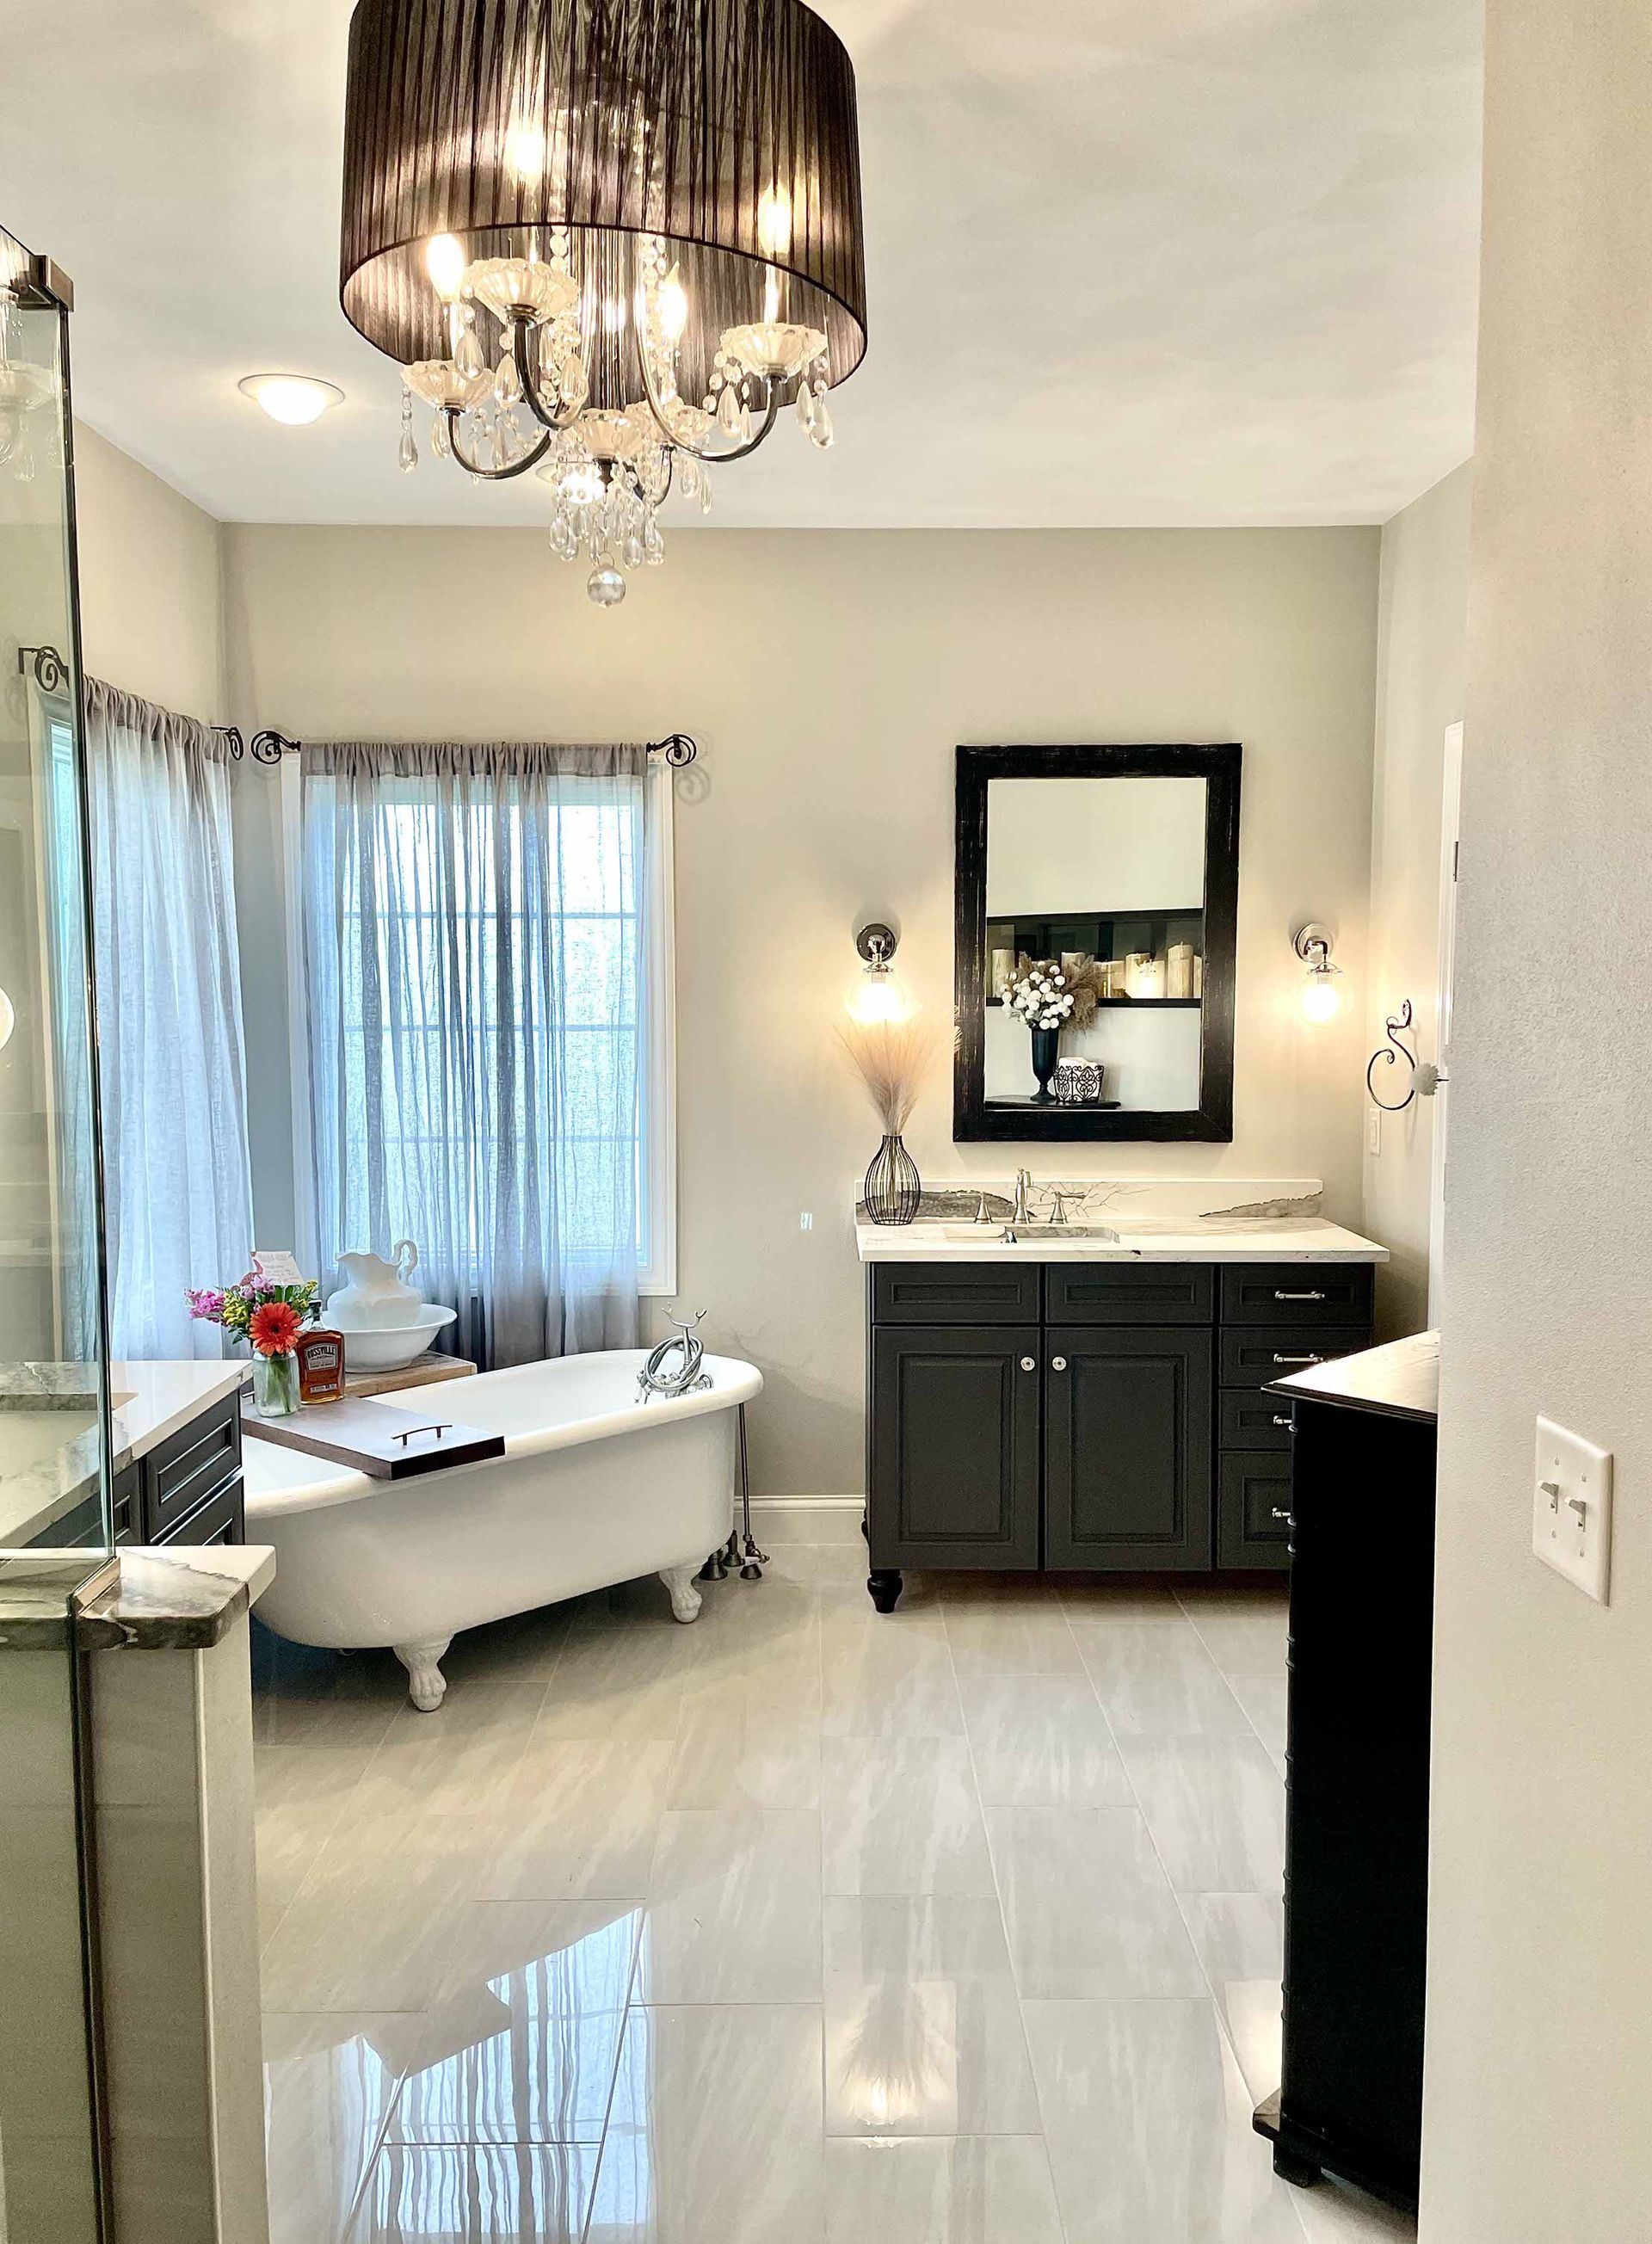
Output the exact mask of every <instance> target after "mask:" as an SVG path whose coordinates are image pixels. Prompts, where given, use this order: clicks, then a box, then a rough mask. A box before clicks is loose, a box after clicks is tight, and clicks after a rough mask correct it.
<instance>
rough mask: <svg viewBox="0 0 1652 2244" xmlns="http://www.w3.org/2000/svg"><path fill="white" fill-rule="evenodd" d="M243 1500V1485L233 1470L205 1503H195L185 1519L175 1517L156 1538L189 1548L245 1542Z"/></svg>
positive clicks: (159, 1540) (157, 1540)
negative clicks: (205, 1544) (228, 1477)
mask: <svg viewBox="0 0 1652 2244" xmlns="http://www.w3.org/2000/svg"><path fill="white" fill-rule="evenodd" d="M244 1502H245V1497H244V1484H243V1482H242V1480H241V1477H240V1473H235V1474H234V1475H233V1476H232V1477H231V1478H230V1479H228V1480H227V1481H226V1482H225V1483H224V1484H223V1486H222V1487H221V1488H217V1489H214V1490H213V1492H212V1494H211V1495H210V1496H209V1497H207V1501H206V1502H205V1504H198V1505H197V1506H196V1508H195V1510H194V1511H192V1512H191V1513H190V1514H189V1516H188V1517H187V1518H185V1519H180V1520H178V1521H177V1522H176V1523H175V1524H173V1526H171V1527H169V1528H168V1529H167V1531H166V1533H165V1534H164V1535H158V1536H157V1537H156V1538H155V1540H156V1542H157V1543H176V1544H188V1545H190V1546H192V1547H193V1546H194V1545H197V1544H203V1543H242V1542H245V1540H246V1535H245V1532H244V1530H243V1526H242V1517H243V1507H244Z"/></svg>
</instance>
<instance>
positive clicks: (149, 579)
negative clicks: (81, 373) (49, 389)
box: [75, 422, 223, 724]
mask: <svg viewBox="0 0 1652 2244" xmlns="http://www.w3.org/2000/svg"><path fill="white" fill-rule="evenodd" d="M75 509H76V515H77V517H78V528H79V546H80V636H81V646H82V651H83V653H84V657H85V666H86V669H87V671H88V672H89V673H90V674H91V676H92V677H94V678H102V679H106V680H107V681H108V683H109V684H110V685H111V686H120V687H122V688H123V689H124V690H125V692H126V693H141V694H142V695H143V696H144V697H145V699H146V700H150V701H158V702H159V704H160V705H161V706H162V707H163V708H166V709H176V710H179V711H180V712H181V713H183V714H184V715H185V716H186V717H200V718H203V719H204V720H206V721H207V723H208V724H212V723H214V722H216V721H217V720H219V719H220V717H221V716H222V715H223V632H222V607H221V602H220V587H219V535H220V532H219V525H218V524H217V523H216V522H215V521H214V520H213V517H212V516H211V515H209V514H203V513H202V511H201V510H200V507H198V506H195V505H193V504H192V503H191V501H190V500H188V499H186V498H185V497H183V496H182V495H181V494H180V493H179V492H178V491H175V490H173V487H172V485H171V484H170V483H162V481H161V480H160V478H159V476H154V475H151V473H150V472H149V470H148V469H147V468H144V467H140V466H139V464H138V463H137V461H136V460H133V459H130V458H129V457H128V456H127V455H126V454H125V452H121V451H118V450H117V449H115V447H114V445H112V444H111V443H108V442H106V440H105V438H104V437H102V436H98V433H97V431H96V430H95V429H88V428H87V427H86V426H85V422H77V423H76V427H75Z"/></svg>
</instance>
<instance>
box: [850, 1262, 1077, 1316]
mask: <svg viewBox="0 0 1652 2244" xmlns="http://www.w3.org/2000/svg"><path fill="white" fill-rule="evenodd" d="M872 1321H873V1323H874V1324H880V1325H1021V1324H1026V1325H1035V1324H1037V1322H1038V1321H1039V1265H1038V1264H1037V1263H1036V1262H955V1263H947V1262H874V1263H873V1265H872Z"/></svg>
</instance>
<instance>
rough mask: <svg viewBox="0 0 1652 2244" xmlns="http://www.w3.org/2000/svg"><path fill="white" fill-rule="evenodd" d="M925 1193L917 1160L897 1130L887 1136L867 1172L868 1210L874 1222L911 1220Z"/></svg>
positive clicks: (866, 1196)
mask: <svg viewBox="0 0 1652 2244" xmlns="http://www.w3.org/2000/svg"><path fill="white" fill-rule="evenodd" d="M923 1196H924V1184H923V1179H921V1178H920V1177H919V1175H918V1173H917V1162H916V1161H915V1160H914V1159H912V1157H911V1154H910V1153H909V1152H907V1150H906V1148H905V1146H903V1145H902V1143H901V1141H900V1137H899V1135H898V1133H897V1134H896V1135H895V1136H893V1137H890V1138H885V1139H884V1142H883V1144H882V1145H881V1146H879V1147H878V1149H877V1152H876V1153H874V1154H873V1156H872V1166H870V1169H868V1170H867V1172H866V1186H865V1193H864V1197H865V1201H866V1213H867V1215H868V1217H869V1218H870V1220H871V1221H872V1222H873V1223H911V1220H912V1219H913V1217H914V1216H915V1215H916V1214H917V1205H918V1202H919V1200H922V1198H923Z"/></svg>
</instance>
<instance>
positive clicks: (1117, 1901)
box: [254, 1544, 1414, 2244]
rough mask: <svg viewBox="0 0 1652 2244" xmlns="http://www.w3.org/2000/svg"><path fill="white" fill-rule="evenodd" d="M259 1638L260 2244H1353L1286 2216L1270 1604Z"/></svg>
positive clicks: (647, 1621)
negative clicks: (437, 1674) (417, 1653)
mask: <svg viewBox="0 0 1652 2244" xmlns="http://www.w3.org/2000/svg"><path fill="white" fill-rule="evenodd" d="M776 1559H777V1563H776V1565H775V1566H774V1568H773V1569H772V1570H771V1571H770V1575H769V1578H768V1580H766V1581H765V1582H763V1583H762V1585H748V1584H744V1583H741V1582H740V1581H738V1580H735V1579H730V1580H729V1581H728V1582H725V1583H722V1584H719V1585H709V1586H708V1592H707V1599H706V1606H705V1610H704V1612H703V1613H702V1615H701V1619H700V1620H699V1621H698V1622H697V1623H696V1624H695V1625H694V1626H693V1627H688V1628H685V1627H681V1626H679V1625H678V1624H676V1623H674V1621H673V1620H672V1619H671V1618H670V1612H669V1608H668V1606H667V1601H666V1597H665V1593H664V1592H663V1590H661V1589H660V1585H658V1584H657V1583H655V1582H653V1581H647V1582H641V1583H636V1584H628V1585H625V1586H624V1587H623V1588H621V1589H619V1590H617V1591H613V1592H605V1593H604V1594H602V1595H600V1596H598V1597H593V1598H586V1599H579V1600H577V1601H575V1602H574V1603H572V1604H571V1605H567V1606H564V1607H559V1608H557V1609H556V1610H555V1611H553V1612H546V1613H543V1614H537V1615H530V1616H526V1617H525V1618H524V1619H521V1620H518V1621H512V1622H507V1623H504V1624H501V1625H500V1626H498V1627H497V1628H492V1629H481V1630H476V1631H474V1632H471V1633H470V1634H469V1635H467V1636H465V1637H464V1638H462V1639H460V1640H459V1642H458V1644H457V1645H456V1646H455V1647H454V1651H453V1653H452V1654H451V1655H450V1659H449V1661H448V1663H447V1672H448V1673H449V1675H450V1693H449V1696H448V1698H447V1700H446V1701H445V1703H444V1705H443V1707H442V1708H441V1710H440V1711H439V1712H438V1713H436V1714H433V1715H421V1714H416V1713H410V1711H409V1710H408V1709H407V1707H406V1704H405V1677H404V1676H403V1672H402V1670H401V1668H400V1667H399V1666H397V1665H396V1662H395V1661H394V1660H393V1659H391V1658H390V1657H389V1654H388V1653H385V1654H380V1653H361V1654H358V1655H355V1656H354V1657H352V1658H349V1659H342V1658H337V1657H335V1656H333V1655H330V1654H326V1653H311V1652H306V1651H303V1650H301V1649H300V1648H297V1647H293V1646H277V1645H276V1644H275V1643H274V1639H263V1640H262V1644H261V1658H260V1660H259V1663H258V1681H257V1689H256V1698H255V1718H254V1728H255V1735H256V1755H257V1769H258V1781H259V1829H260V1849H261V1864H260V1870H261V1896H260V1897H261V1909H262V1916H263V1922H264V1940H265V1946H264V1997H265V2012H266V2025H265V2059H266V2070H267V2078H268V2099H267V2110H268V2128H269V2151H270V2191H271V2217H272V2236H273V2240H274V2244H400V2241H401V2240H411V2239H413V2238H419V2239H423V2240H450V2244H506V2240H511V2244H526V2240H529V2239H534V2240H543V2241H544V2244H564V2240H565V2244H862V2241H863V2239H864V2238H865V2237H867V2236H868V2235H877V2236H878V2237H879V2238H880V2239H882V2240H883V2244H1362V2241H1363V2240H1368V2239H1378V2238H1381V2239H1384V2240H1388V2239H1391V2238H1398V2237H1405V2236H1409V2235H1412V2234H1414V2231H1413V2230H1412V2227H1411V2226H1410V2224H1408V2223H1406V2222H1404V2221H1402V2220H1398V2218H1397V2216H1395V2215H1392V2214H1389V2213H1387V2212H1386V2211H1385V2209H1383V2208H1382V2207H1376V2206H1373V2205H1372V2204H1371V2201H1370V2200H1364V2199H1362V2198H1360V2197H1358V2196H1357V2193H1353V2192H1351V2191H1346V2190H1343V2189H1340V2188H1337V2187H1324V2188H1322V2189H1321V2190H1319V2191H1317V2192H1315V2193H1310V2195H1307V2196H1303V2195H1300V2194H1299V2193H1297V2192H1295V2191H1293V2190H1290V2189H1289V2188H1287V2187H1285V2186H1284V2185H1283V2184H1282V2183H1279V2182H1276V2180H1275V2179H1274V2176H1273V2173H1272V2167H1271V2163H1270V2160H1269V2152H1268V2147H1267V2146H1266V2144H1265V2143H1263V2141H1262V2140H1261V2139H1259V2138H1258V2137H1257V2136H1256V2135H1255V2134H1254V2133H1253V2132H1251V2129H1250V2124H1249V2117H1250V2107H1251V2105H1252V2104H1253V2103H1254V2102H1255V2101H1256V2099H1258V2098H1259V2097H1260V2096H1261V2095H1263V2094H1264V2093H1266V2092H1267V2091H1268V2090H1269V2089H1270V2088H1271V2087H1272V2086H1273V2085H1275V2084H1276V2078H1277V2063H1278V2011H1279V1991H1278V1981H1279V1899H1278V1895H1279V1886H1280V1876H1281V1869H1282V1863H1281V1843H1282V1842H1281V1833H1282V1828H1283V1788H1282V1781H1281V1774H1280V1762H1279V1756H1280V1754H1281V1752H1282V1735H1281V1729H1280V1720H1281V1704H1282V1684H1283V1641H1284V1637H1283V1627H1284V1622H1283V1613H1284V1600H1283V1592H1282V1591H1275V1590H1268V1589H1263V1590H1261V1591H1257V1592H1224V1591H1222V1590H1220V1589H1216V1590H1212V1589H1210V1588H1209V1587H1207V1586H1204V1585H1193V1586H1190V1587H1189V1588H1188V1590H1187V1592H1185V1593H1184V1594H1182V1595H1180V1596H1178V1595H1176V1594H1174V1593H1172V1592H1169V1591H1167V1590H1165V1589H1163V1588H1161V1587H1158V1586H1153V1585H1149V1586H1148V1587H1146V1588H1142V1587H1133V1586H1132V1585H1129V1584H1121V1585H1120V1586H1119V1588H1118V1589H1117V1590H1112V1589H1109V1588H1107V1587H1106V1586H1096V1585H1084V1586H1079V1585H1073V1586H1070V1587H1067V1588H1066V1589H1063V1588H1062V1587H1060V1586H1059V1585H1055V1584H1053V1583H1049V1582H1045V1581H1040V1580H1038V1579H1035V1578H1019V1579H1018V1578H1014V1577H999V1578H992V1579H983V1578H968V1577H962V1576H951V1577H947V1576H940V1577H936V1578H931V1579H930V1580H926V1581H925V1580H917V1579H913V1580H911V1593H910V1596H909V1599H908V1600H907V1601H906V1602H905V1603H904V1605H903V1607H902V1609H901V1610H900V1612H897V1613H896V1614H895V1615H893V1616H890V1618H889V1619H884V1618H882V1617H880V1616H878V1615H877V1614H876V1613H874V1612H873V1611H872V1608H871V1605H870V1602H869V1601H868V1600H867V1599H866V1598H865V1595H864V1592H863V1589H862V1588H861V1587H860V1580H861V1570H862V1564H863V1561H862V1557H861V1555H860V1554H858V1553H857V1552H856V1551H854V1550H852V1549H850V1547H848V1545H847V1544H823V1545H821V1546H819V1547H812V1546H809V1545H807V1544H785V1545H784V1546H783V1547H782V1549H780V1550H779V1551H777V1552H776Z"/></svg>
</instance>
